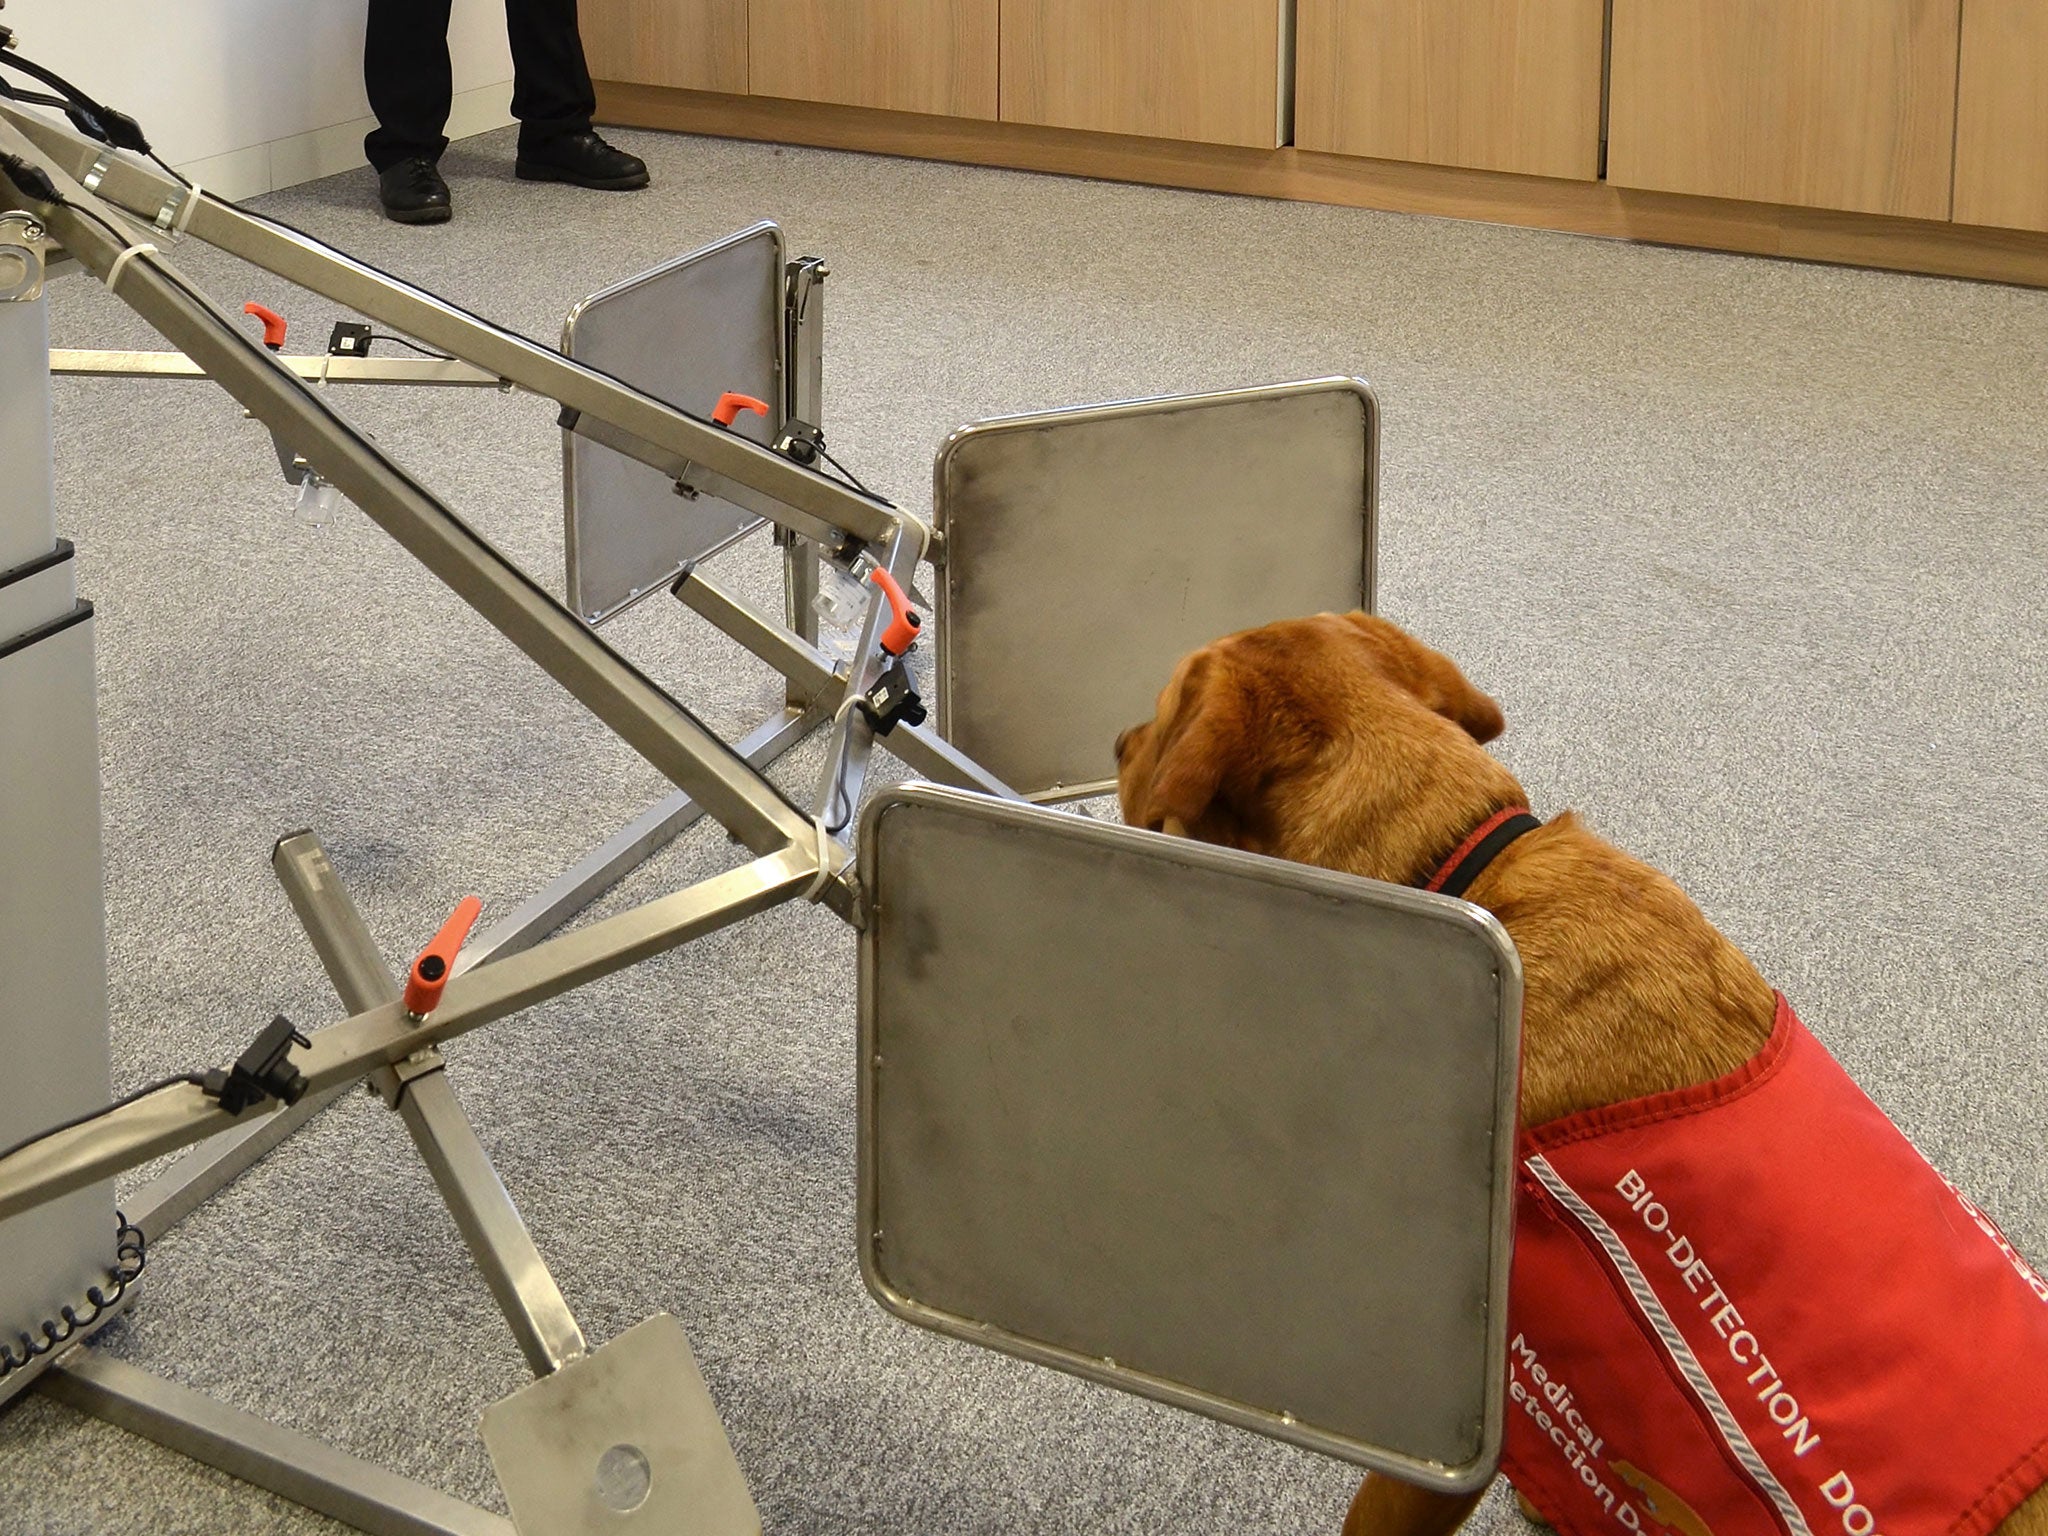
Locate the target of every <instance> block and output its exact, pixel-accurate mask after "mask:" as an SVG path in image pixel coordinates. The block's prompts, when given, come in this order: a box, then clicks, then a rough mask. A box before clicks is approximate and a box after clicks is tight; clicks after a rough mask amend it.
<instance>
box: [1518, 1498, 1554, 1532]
mask: <svg viewBox="0 0 2048 1536" xmlns="http://www.w3.org/2000/svg"><path fill="white" fill-rule="evenodd" d="M1515 1507H1516V1508H1517V1509H1519V1510H1521V1512H1522V1518H1523V1519H1524V1520H1526V1521H1528V1522H1529V1523H1530V1524H1531V1525H1533V1526H1536V1527H1538V1528H1539V1529H1541V1530H1546V1531H1547V1530H1549V1529H1550V1522H1549V1521H1548V1520H1546V1519H1544V1518H1543V1517H1542V1516H1541V1515H1539V1514H1538V1513H1537V1512H1536V1506H1535V1505H1534V1504H1531V1503H1530V1502H1529V1501H1528V1500H1527V1499H1525V1498H1523V1497H1522V1496H1521V1495H1520V1494H1519V1493H1518V1494H1516V1495H1515Z"/></svg>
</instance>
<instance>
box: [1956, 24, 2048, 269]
mask: <svg viewBox="0 0 2048 1536" xmlns="http://www.w3.org/2000/svg"><path fill="white" fill-rule="evenodd" d="M1955 221H1956V222H1957V223H1958V224H1992V225H1996V226H1998V227H1999V228H2001V229H2038V230H2048V5H2044V4H2043V3H2042V0H1965V4H1964V6H1963V72H1962V81H1961V87H1960V89H1959V90H1958V91H1957V93H1956V201H1955Z"/></svg>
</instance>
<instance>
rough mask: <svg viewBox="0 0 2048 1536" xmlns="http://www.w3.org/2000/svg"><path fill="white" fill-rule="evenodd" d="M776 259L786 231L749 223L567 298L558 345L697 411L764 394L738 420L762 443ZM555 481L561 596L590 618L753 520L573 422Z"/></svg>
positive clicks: (780, 329) (653, 585) (777, 374)
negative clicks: (731, 396)
mask: <svg viewBox="0 0 2048 1536" xmlns="http://www.w3.org/2000/svg"><path fill="white" fill-rule="evenodd" d="M784 265H785V256H784V247H783V238H782V231H781V230H780V229H779V228H777V227H776V226H775V225H774V224H772V223H766V222H764V223H760V224H756V225H754V226H753V227H752V228H750V229H744V230H741V231H740V232H739V233H738V234H736V235H731V236H728V237H727V238H726V239H724V240H720V241H718V242H716V243H715V244H712V245H707V246H705V247H704V248H703V249H702V250H699V251H692V252H691V253H690V254H689V255H687V256H679V257H677V258H676V259H675V260H673V261H669V262H664V263H663V264H662V265H661V266H658V267H655V268H653V269H652V270H650V271H647V272H643V273H641V274H640V275H639V276H638V277H630V278H627V279H626V280H625V281H624V282H622V283H614V284H613V285H612V286H611V287H609V288H606V289H603V290H602V291H600V292H598V293H594V294H592V295H591V296H590V297H589V298H587V299H585V300H584V301H583V302H582V303H580V304H578V305H577V306H576V307H575V308H574V309H572V310H570V311H569V318H568V320H567V321H566V322H565V323H564V324H563V326H562V350H563V351H564V352H566V353H567V354H568V355H569V356H570V357H573V358H574V359H576V361H578V362H580V363H587V364H589V365H590V366H591V367H593V368H600V369H603V370H604V371H605V372H606V373H609V374H611V375H612V376H613V377H614V378H617V379H619V380H621V381H622V382H624V383H627V384H631V385H632V386H634V387H635V388H636V389H642V390H645V391H646V392H647V393H648V394H650V395H653V396H655V397H656V398H657V399H660V400H663V401H666V402H667V403H668V404H670V405H673V406H677V407H679V408H680V409H682V410H685V411H688V412H690V413H691V414H692V415H695V416H700V417H707V418H708V417H709V416H710V414H711V409H712V407H713V406H715V405H716V404H717V403H718V397H719V396H720V395H722V394H725V393H727V392H728V391H731V392H733V393H736V394H742V395H752V396H753V397H754V398H755V399H757V400H761V401H765V402H766V403H767V406H768V414H767V415H766V416H765V417H764V416H756V415H754V414H753V413H752V412H742V413H741V414H740V417H739V419H738V420H737V421H736V422H734V424H733V428H732V430H733V431H734V432H736V433H738V434H739V435H740V436H742V437H745V438H749V439H751V440H752V441H754V442H756V443H759V444H761V445H762V446H763V447H767V446H769V445H770V444H772V443H773V442H774V441H775V438H776V436H777V435H778V434H779V433H780V432H781V431H782V423H783V384H782V377H783V351H784V345H785V338H784V326H783V268H784ZM562 482H563V485H562V490H563V501H564V505H565V507H566V509H567V514H568V533H567V540H566V547H567V551H568V560H569V586H568V605H569V607H570V608H571V609H572V610H573V611H574V612H575V613H576V614H577V615H578V616H580V617H581V618H583V619H584V620H585V621H586V622H588V623H592V624H595V623H599V622H601V621H602V620H604V619H607V618H609V617H611V616H612V615H613V614H615V613H617V612H618V611H619V610H620V609H622V608H624V607H626V606H627V605H628V604H630V603H633V602H635V601H636V600H638V599H639V598H642V597H645V596H646V595H647V594H648V593H649V592H654V591H658V590H660V589H661V588H662V587H663V586H665V585H666V584H667V583H668V582H669V581H670V580H671V579H672V578H673V577H674V576H675V574H676V572H677V571H679V570H681V569H682V567H683V566H684V565H686V564H687V563H689V562H690V561H692V560H701V559H703V558H704V557H705V556H706V555H709V554H711V553H712V552H713V551H715V550H718V549H722V548H724V547H725V546H726V545H727V544H730V543H731V542H732V541H733V540H734V539H736V538H738V537H739V536H741V535H742V534H745V533H747V532H749V531H750V530H752V529H754V528H756V527H759V526H760V522H761V519H760V518H758V517H756V516H755V515H754V514H753V513H751V512H747V511H743V510H742V509H741V508H739V507H736V506H734V505H733V504H732V503H731V502H728V501H721V500H719V499H718V498H717V497H715V496H699V497H697V498H696V499H695V500H685V499H684V498H682V497H681V496H678V495H677V494H676V490H675V486H674V484H673V483H672V482H671V481H670V480H669V478H668V477H667V476H666V475H664V474H662V472H661V471H660V470H657V469H650V468H649V467H648V466H647V465H645V464H641V463H638V462H636V461H635V460H632V459H629V458H627V457H626V456H625V455H624V454H621V453H616V452H614V451H613V450H611V449H610V448H606V447H604V446H602V445H601V444H598V443H593V442H590V441H589V440H587V439H584V438H579V437H578V436H577V434H575V433H573V432H565V433H563V434H562Z"/></svg>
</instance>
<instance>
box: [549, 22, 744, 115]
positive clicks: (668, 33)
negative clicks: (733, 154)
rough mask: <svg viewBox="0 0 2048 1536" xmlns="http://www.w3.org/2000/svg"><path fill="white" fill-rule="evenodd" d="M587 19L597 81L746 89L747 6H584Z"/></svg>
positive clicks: (587, 53) (586, 46)
mask: <svg viewBox="0 0 2048 1536" xmlns="http://www.w3.org/2000/svg"><path fill="white" fill-rule="evenodd" d="M580 12H581V15H580V20H581V22H582V30H583V52H584V57H585V58H586V59H587V60H588V61H589V64H590V73H591V76H592V78H593V79H597V80H624V81H629V82H631V83H632V84H634V85H670V86H677V87H679V88H682V89H685V90H693V91H730V92H735V93H737V92H740V91H744V90H745V89H746V88H747V0H581V5H580Z"/></svg>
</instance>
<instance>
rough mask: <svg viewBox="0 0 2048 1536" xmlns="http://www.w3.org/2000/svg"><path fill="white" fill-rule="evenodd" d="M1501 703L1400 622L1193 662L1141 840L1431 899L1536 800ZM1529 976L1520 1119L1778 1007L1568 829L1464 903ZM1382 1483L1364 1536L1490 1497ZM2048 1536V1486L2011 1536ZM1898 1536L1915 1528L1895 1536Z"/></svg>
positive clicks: (1628, 1078)
mask: <svg viewBox="0 0 2048 1536" xmlns="http://www.w3.org/2000/svg"><path fill="white" fill-rule="evenodd" d="M1502 728H1503V721H1502V717H1501V711H1500V708H1499V706H1498V705H1497V704H1495V703H1494V701H1493V700H1492V699H1490V698H1488V697H1487V696H1486V695H1485V694H1483V693H1481V692H1480V691H1479V690H1478V689H1476V688H1474V687H1473V686H1472V684H1471V683H1469V682H1468V681H1467V680H1466V679H1465V677H1464V675H1463V674H1462V673H1461V672H1460V671H1459V670H1458V668H1457V667H1456V666H1455V665H1454V664H1453V663H1452V662H1451V661H1450V660H1449V659H1448V658H1446V657H1444V656H1442V655H1440V654H1439V653H1437V652H1436V651H1433V650H1431V649H1429V648H1428V647H1427V646H1425V645H1423V644H1421V643H1420V642H1419V641H1416V640H1415V639H1413V638H1411V637H1410V636H1409V635H1407V634H1405V633H1403V632H1402V631H1401V630H1399V629H1397V628H1396V627H1395V626H1394V625H1392V624H1390V623H1387V622H1386V621H1385V620H1382V619H1378V618H1374V617H1371V616H1369V615H1366V614H1363V613H1353V614H1349V615H1342V616H1340V615H1337V614H1320V615H1317V616H1316V617H1314V618H1309V619H1301V620H1295V621H1290V622H1286V623H1280V624H1273V625H1269V626H1267V627H1266V628H1263V629H1257V630H1250V631H1247V632H1245V633H1242V634H1237V635H1232V636H1230V637H1228V638H1227V639H1224V640H1220V641H1217V642H1216V643H1215V644H1213V645H1209V646H1206V647H1204V648H1203V649H1201V650H1199V651H1196V652H1195V653H1194V654H1192V655H1190V656H1189V657H1187V658H1186V659H1185V660H1184V661H1183V662H1182V663H1181V664H1180V666H1179V668H1178V669H1177V670H1176V671H1175V673H1174V675H1173V678H1172V680H1171V681H1169V682H1168V683H1167V685H1166V688H1165V690H1164V691H1163V692H1162V693H1161V694H1160V696H1159V703H1158V709H1157V713H1156V716H1155V718H1154V719H1152V720H1151V721H1148V722H1147V723H1145V724H1143V725H1139V726H1136V727H1133V728H1132V729H1130V730H1128V731H1126V732H1124V733H1123V735H1122V736H1120V737H1119V738H1118V739H1117V743H1116V752H1117V765H1118V791H1119V795H1120V798H1121V800H1122V804H1123V814H1124V819H1125V821H1126V822H1128V823H1129V824H1130V825H1132V826H1139V827H1146V828H1149V829H1151V830H1153V831H1156V832H1167V833H1171V834H1175V835H1179V836H1187V837H1194V838H1199V839H1201V840H1203V841H1205V842H1212V843H1220V844H1224V845H1226V846H1229V847H1234V848H1243V849H1247V850H1250V851H1252V852H1255V853H1262V854H1267V855H1270V856H1273V857H1276V858H1283V859H1294V860H1298V861H1300V862H1302V863H1307V864H1318V865H1322V866H1324V867H1326V868H1330V869H1337V870H1343V871H1345V872H1348V873H1351V874H1355V875H1363V876H1366V877H1368V878H1371V879H1375V880H1384V881H1390V882H1394V883H1396V884H1408V885H1414V884H1420V883H1422V882H1423V881H1424V880H1426V879H1427V878H1428V877H1429V876H1430V874H1431V873H1432V872H1433V871H1434V870H1436V869H1438V868H1439V867H1440V865H1441V864H1442V863H1443V861H1444V860H1445V859H1446V858H1447V857H1448V856H1450V855H1451V854H1452V852H1453V850H1455V849H1456V848H1457V847H1458V845H1459V844H1460V842H1461V841H1462V840H1463V839H1464V838H1465V836H1466V835H1467V834H1468V833H1469V832H1470V831H1471V830H1472V829H1473V828H1474V827H1476V826H1478V825H1479V824H1481V823H1482V822H1484V821H1485V820H1486V819H1487V818H1488V817H1489V816H1491V815H1492V814H1494V813H1495V812H1497V811H1500V810H1502V809H1504V808H1506V807H1510V806H1521V805H1526V804H1527V803H1528V801H1527V797H1526V796H1525V794H1524V792H1523V790H1522V787H1521V785H1520V784H1518V783H1517V782H1516V780H1515V778H1514V776H1513V775H1512V774H1510V773H1509V772H1508V770H1507V769H1506V768H1505V767H1503V766H1502V765H1501V764H1500V763H1499V762H1498V761H1496V760H1495V759H1494V758H1493V757H1492V756H1491V755H1490V754H1489V753H1487V752H1485V751H1483V750H1481V747H1480V744H1481V743H1482V742H1486V741H1490V740H1492V739H1493V738H1494V737H1495V736H1497V735H1499V734H1500V732H1501V730H1502ZM1465 894H1466V899H1468V900H1470V901H1473V902H1475V903H1477V904H1478V905H1480V906H1482V907H1485V908H1487V909H1488V910H1489V911H1491V912H1492V913H1493V914H1494V915H1495V916H1496V917H1498V918H1499V919H1500V921H1501V923H1502V924H1503V925H1504V926H1505V927H1506V929H1507V930H1508V933H1509V935H1510V936H1511V937H1512V938H1513V939H1514V942H1515V945H1516V948H1517V949H1518V950H1519V951H1520V953H1521V958H1522V965H1523V971H1524V994H1523V1015H1522V1100H1521V1110H1522V1124H1523V1126H1524V1127H1525V1128H1526V1127H1534V1126H1539V1125H1542V1124H1544V1123H1545V1122H1548V1121H1553V1120H1557V1119H1559V1118H1561V1117H1564V1116H1567V1115H1571V1114H1574V1113H1576V1112H1578V1111H1581V1110H1586V1109H1591V1108H1593V1107H1595V1106H1600V1105H1608V1104H1615V1103H1620V1102H1623V1101H1627V1100H1632V1099H1637V1098H1641V1097H1643V1096H1646V1095H1649V1094H1655V1093H1662V1092H1667V1091H1669V1090H1674V1089H1680V1088H1685V1087H1688V1086H1690V1085H1693V1084H1699V1083H1706V1082H1709V1081H1712V1080H1713V1079H1716V1078H1719V1077H1721V1076H1723V1075H1724V1074H1727V1073H1729V1072H1732V1071H1734V1070H1735V1069H1736V1068H1738V1067H1740V1066H1742V1065H1743V1064H1744V1063H1745V1062H1748V1061H1750V1060H1751V1058H1753V1057H1755V1056H1756V1055H1757V1054H1758V1052H1759V1051H1760V1050H1761V1049H1762V1048H1763V1047H1764V1045H1765V1043H1766V1041H1767V1040H1768V1039H1769V1038H1770V1037H1771V1035H1772V1030H1773V1022H1774V1018H1775V1016H1776V1010H1777V1001H1776V996H1775V994H1774V993H1773V991H1772V989H1771V987H1770V985H1769V984H1768V983H1766V982H1765V980H1764V979H1763V977H1762V976H1761V975H1760V974H1759V973H1758V971H1757V969H1756V967H1755V966H1754V965H1752V964H1751V963H1750V961H1749V960H1748V958H1747V957H1746V956H1745V955H1743V953H1742V952H1741V951H1740V950H1739V949H1737V948H1736V947H1735V946H1734V945H1733V944H1732V943H1730V942H1729V941H1728V940H1727V939H1726V938H1724V937H1723V936H1722V935H1721V934H1720V933H1719V932H1718V931H1717V930H1716V929H1715V928H1714V927H1713V925H1712V924H1710V923H1709V922H1708V921H1707V920H1706V918H1705V917H1704V916H1703V915H1702V914H1701V912H1700V910H1699V909H1698V908H1697V907H1696V906H1695V905H1694V904H1693V903H1692V902H1691V901H1690V900H1689V899H1688V898H1687V897H1686V895H1685V894H1684V892H1682V891H1680V890H1679V889H1678V887H1677V886H1676V885H1675V884H1673V883H1672V882H1671V881H1670V880H1669V879H1667V878H1666V877H1665V876H1663V875H1661V874H1659V873H1657V872H1656V871H1655V870H1653V869H1650V868H1649V867H1648V866H1646V865H1644V864H1642V863H1640V862H1639V861H1637V860H1635V859H1633V858H1630V857H1629V856H1628V855H1627V854H1625V853H1623V852H1621V851H1620V850H1619V849H1617V848H1615V847H1613V846H1612V845H1610V844H1608V843H1606V842H1604V841H1602V840H1601V839H1600V838H1599V837H1597V836H1595V835H1594V834H1593V833H1592V832H1591V831H1589V830H1588V829H1587V828H1586V827H1585V825H1584V824H1583V823H1582V822H1580V821H1579V819H1578V818H1577V817H1576V816H1574V815H1572V814H1570V813H1566V814H1563V815H1560V816H1557V817H1555V818H1554V819H1552V820H1551V821H1549V822H1548V823H1547V824H1546V825H1544V826H1542V827H1541V828H1539V829H1538V830H1536V831H1533V832H1530V833H1527V834H1526V835H1524V836H1522V837H1521V838H1519V839H1518V840H1517V841H1515V842H1513V843H1512V844H1510V845H1509V846H1508V847H1507V848H1506V849H1505V850H1504V851H1503V852H1502V853H1501V854H1500V855H1499V856H1498V857H1497V858H1496V859H1495V861H1494V862H1493V863H1491V864H1490V865H1488V866H1487V867H1486V868H1485V869H1484V870H1483V871H1482V872H1481V873H1480V875H1479V877H1478V878H1477V880H1476V881H1475V882H1474V883H1473V884H1472V886H1471V887H1470V889H1469V890H1468V891H1467V892H1466V893H1465ZM1479 1498H1480V1495H1479V1494H1478V1493H1473V1494H1468V1495H1460V1496H1451V1495H1444V1494H1439V1493H1435V1492H1430V1491H1426V1490H1423V1489H1419V1488H1414V1487H1411V1486H1408V1485H1406V1484H1403V1483H1399V1482H1395V1481H1392V1480H1389V1479H1387V1478H1384V1477H1380V1476H1376V1475H1375V1476H1372V1477H1369V1478H1368V1479H1367V1480H1366V1482H1365V1484H1364V1486H1363V1487H1362V1488H1360V1490H1359V1492H1358V1497H1357V1498H1356V1500H1355V1501H1354V1502H1353V1504H1352V1508H1351V1512H1350V1517H1349V1518H1348V1519H1347V1520H1346V1522H1345V1526H1344V1529H1345V1532H1346V1533H1347V1536H1446V1533H1448V1532H1450V1531H1453V1530H1455V1529H1456V1528H1457V1527H1458V1526H1459V1525H1460V1524H1462V1523H1463V1521H1464V1520H1465V1518H1466V1517H1467V1516H1468V1515H1469V1514H1470V1513H1471V1512H1472V1510H1473V1508H1474V1507H1475V1506H1476V1505H1477V1503H1478V1502H1479ZM2000 1529H2001V1531H2002V1536H2048V1489H2041V1490H2037V1491H2036V1492H2035V1493H2034V1494H2033V1496H2032V1497H2031V1498H2029V1499H2028V1500H2027V1501H2026V1502H2025V1503H2024V1504H2023V1505H2021V1506H2020V1507H2019V1508H2018V1509H2016V1510H2014V1511H2013V1513H2011V1514H2010V1515H2009V1516H2008V1517H2007V1519H2006V1520H2005V1522H2004V1524H2003V1526H2002V1527H2001V1528H2000ZM1887 1536H1896V1533H1887Z"/></svg>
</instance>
